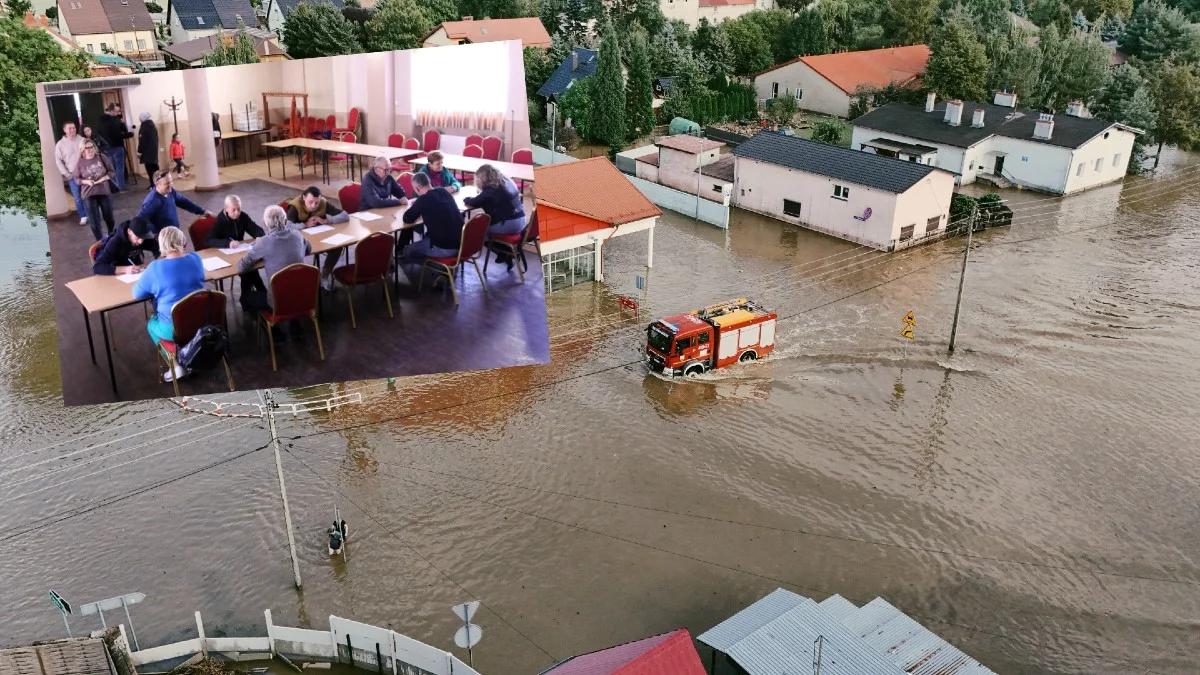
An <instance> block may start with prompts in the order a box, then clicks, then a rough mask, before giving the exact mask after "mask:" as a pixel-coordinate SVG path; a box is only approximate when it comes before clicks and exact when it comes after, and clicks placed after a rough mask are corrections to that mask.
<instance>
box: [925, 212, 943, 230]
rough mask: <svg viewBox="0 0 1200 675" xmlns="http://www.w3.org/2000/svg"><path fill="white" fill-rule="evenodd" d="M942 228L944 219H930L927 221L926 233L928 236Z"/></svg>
mask: <svg viewBox="0 0 1200 675" xmlns="http://www.w3.org/2000/svg"><path fill="white" fill-rule="evenodd" d="M941 226H942V217H941V216H934V217H932V218H930V219H929V220H927V221H925V233H926V234H928V233H930V232H933V231H934V230H936V229H938V228H939V227H941Z"/></svg>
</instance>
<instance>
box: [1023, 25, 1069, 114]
mask: <svg viewBox="0 0 1200 675" xmlns="http://www.w3.org/2000/svg"><path fill="white" fill-rule="evenodd" d="M1067 50H1068V45H1067V40H1066V38H1064V37H1063V36H1062V33H1060V32H1058V26H1057V25H1056V24H1053V23H1052V24H1050V25H1049V26H1046V27H1045V28H1043V29H1042V31H1041V34H1040V35H1039V36H1038V52H1040V53H1041V57H1042V58H1041V61H1042V63H1043V64H1044V65H1046V66H1048V67H1043V68H1042V69H1041V72H1040V73H1039V74H1038V85H1037V89H1036V90H1035V91H1034V92H1033V95H1032V96H1031V97H1030V98H1029V102H1030V104H1032V105H1033V106H1035V107H1041V108H1045V109H1048V110H1054V109H1055V107H1056V104H1057V103H1058V102H1059V101H1058V99H1059V94H1058V83H1059V68H1061V67H1062V65H1063V62H1064V61H1065V60H1066V58H1067Z"/></svg>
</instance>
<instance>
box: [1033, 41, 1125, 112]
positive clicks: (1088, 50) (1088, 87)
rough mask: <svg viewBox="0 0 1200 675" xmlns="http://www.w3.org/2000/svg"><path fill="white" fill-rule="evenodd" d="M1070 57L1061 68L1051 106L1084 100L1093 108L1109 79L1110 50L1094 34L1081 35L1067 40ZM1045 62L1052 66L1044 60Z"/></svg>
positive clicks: (1050, 102) (1067, 56) (1049, 102)
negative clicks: (1092, 104) (1092, 105)
mask: <svg viewBox="0 0 1200 675" xmlns="http://www.w3.org/2000/svg"><path fill="white" fill-rule="evenodd" d="M1066 52H1067V55H1066V58H1065V59H1064V60H1063V61H1062V63H1061V64H1060V65H1059V67H1058V68H1055V69H1053V70H1054V71H1055V72H1056V73H1057V83H1056V87H1055V93H1056V94H1057V96H1056V97H1055V99H1054V100H1052V101H1047V103H1048V104H1050V105H1052V106H1054V107H1056V108H1057V106H1056V105H1055V104H1056V103H1057V104H1059V105H1061V104H1065V103H1066V102H1068V101H1083V102H1084V103H1085V104H1087V105H1090V104H1091V103H1092V102H1093V101H1095V100H1096V96H1097V95H1098V94H1099V93H1100V91H1101V90H1102V89H1103V87H1104V83H1105V82H1106V81H1107V80H1108V58H1109V53H1108V48H1107V47H1105V46H1104V43H1103V42H1100V37H1099V36H1098V35H1096V34H1094V33H1079V32H1076V33H1075V34H1073V35H1071V36H1070V37H1069V38H1068V39H1067V50H1066ZM1043 63H1051V62H1050V61H1043Z"/></svg>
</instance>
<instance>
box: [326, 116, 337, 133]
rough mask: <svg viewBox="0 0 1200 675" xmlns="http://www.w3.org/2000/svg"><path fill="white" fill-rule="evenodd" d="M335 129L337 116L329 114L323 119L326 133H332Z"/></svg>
mask: <svg viewBox="0 0 1200 675" xmlns="http://www.w3.org/2000/svg"><path fill="white" fill-rule="evenodd" d="M336 127H337V115H334V114H333V113H330V114H329V117H326V118H325V129H326V130H328V131H333V130H334V129H335V128H336Z"/></svg>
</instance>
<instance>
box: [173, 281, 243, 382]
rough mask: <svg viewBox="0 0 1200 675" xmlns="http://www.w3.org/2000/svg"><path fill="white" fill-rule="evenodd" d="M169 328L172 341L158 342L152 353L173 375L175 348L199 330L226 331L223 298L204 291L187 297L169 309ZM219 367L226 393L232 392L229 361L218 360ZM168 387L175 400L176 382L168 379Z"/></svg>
mask: <svg viewBox="0 0 1200 675" xmlns="http://www.w3.org/2000/svg"><path fill="white" fill-rule="evenodd" d="M171 324H172V326H173V327H174V329H175V336H174V337H175V339H174V340H173V341H169V340H159V341H158V345H157V346H158V349H156V350H155V351H156V352H158V356H159V358H161V359H162V360H163V362H164V363H166V365H167V369H168V370H171V371H174V370H175V365H176V363H177V362H176V360H175V356H176V354H177V353H178V351H179V347H178V346H179V345H186V344H187V343H189V342H191V341H192V338H194V337H196V333H197V332H199V330H200V328H201V327H202V326H220V327H222V328H225V329H226V330H228V328H229V324H228V322H227V321H226V320H225V294H224V293H222V292H220V291H210V290H207V289H203V290H199V291H193V292H191V293H189V294H187V295H186V296H184V297H183V299H182V300H180V301H179V302H177V303H175V306H174V307H173V308H172V309H171ZM221 363H222V364H223V365H224V366H225V379H226V380H228V381H229V391H233V374H232V373H231V372H230V371H229V360H228V359H226V358H225V356H221ZM171 385H172V386H173V387H174V388H175V395H176V396H179V378H172V380H171Z"/></svg>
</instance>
